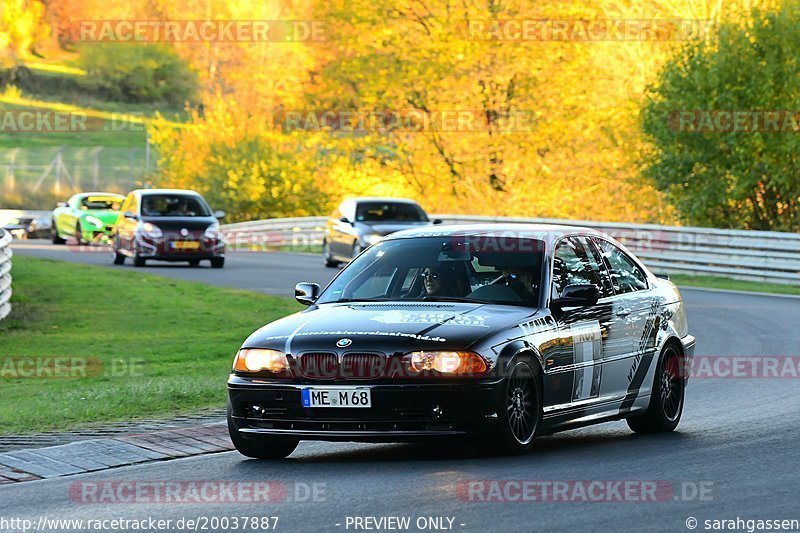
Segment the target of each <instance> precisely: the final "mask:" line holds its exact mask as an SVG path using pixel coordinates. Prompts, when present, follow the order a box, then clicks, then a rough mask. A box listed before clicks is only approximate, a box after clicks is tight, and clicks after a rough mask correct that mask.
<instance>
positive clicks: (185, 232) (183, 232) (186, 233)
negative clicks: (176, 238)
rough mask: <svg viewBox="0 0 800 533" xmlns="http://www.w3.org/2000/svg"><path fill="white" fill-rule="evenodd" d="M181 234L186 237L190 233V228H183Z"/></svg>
mask: <svg viewBox="0 0 800 533" xmlns="http://www.w3.org/2000/svg"><path fill="white" fill-rule="evenodd" d="M181 235H183V236H184V237H186V236H187V235H189V230H188V229H186V228H181Z"/></svg>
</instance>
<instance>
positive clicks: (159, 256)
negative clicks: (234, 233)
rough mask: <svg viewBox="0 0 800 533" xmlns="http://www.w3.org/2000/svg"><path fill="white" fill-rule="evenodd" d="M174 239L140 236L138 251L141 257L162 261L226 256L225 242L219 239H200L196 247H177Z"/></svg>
mask: <svg viewBox="0 0 800 533" xmlns="http://www.w3.org/2000/svg"><path fill="white" fill-rule="evenodd" d="M175 242H176V241H172V240H154V239H146V238H142V237H138V238H137V239H136V251H137V253H138V255H139V257H142V258H145V259H156V260H160V261H188V260H191V259H212V258H214V257H225V242H224V241H222V240H217V239H213V240H212V239H200V240H196V241H193V242H198V246H197V248H195V249H175V248H174V247H173V244H174V243H175Z"/></svg>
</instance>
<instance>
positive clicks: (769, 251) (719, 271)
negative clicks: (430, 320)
mask: <svg viewBox="0 0 800 533" xmlns="http://www.w3.org/2000/svg"><path fill="white" fill-rule="evenodd" d="M431 218H439V219H442V221H443V222H444V223H445V224H468V223H476V222H480V223H537V224H560V225H566V226H582V227H590V228H594V229H597V230H599V231H603V232H605V233H607V234H609V235H611V236H612V237H614V238H616V239H618V240H619V241H621V242H623V243H624V244H625V245H626V246H627V247H628V248H630V249H631V250H632V251H633V252H634V253H636V255H637V256H638V257H640V258H641V259H642V260H643V261H644V262H645V264H647V265H648V266H649V267H650V269H651V270H653V271H655V272H659V273H665V274H691V275H716V276H723V277H728V278H733V279H742V280H752V281H767V282H773V283H786V284H800V234H796V233H780V232H773V231H746V230H723V229H714V228H698V227H681V226H661V225H656V224H624V223H616V222H595V221H588V220H561V219H549V218H514V217H487V216H472V215H431ZM327 220H328V217H300V218H282V219H272V220H258V221H253V222H240V223H237V224H227V225H225V226H223V230H224V231H225V233H226V234H227V235H228V238H229V242H231V243H239V245H240V246H245V247H248V246H249V247H252V248H253V249H264V248H265V247H303V246H310V245H320V244H321V243H322V237H323V233H324V229H325V223H326V222H327Z"/></svg>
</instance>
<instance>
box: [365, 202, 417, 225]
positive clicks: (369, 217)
mask: <svg viewBox="0 0 800 533" xmlns="http://www.w3.org/2000/svg"><path fill="white" fill-rule="evenodd" d="M356 221H357V222H427V221H428V217H427V215H425V211H423V210H422V208H421V207H420V206H418V205H417V204H407V203H390V202H361V203H359V204H358V207H356Z"/></svg>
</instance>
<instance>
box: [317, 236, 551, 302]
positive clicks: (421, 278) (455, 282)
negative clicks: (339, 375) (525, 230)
mask: <svg viewBox="0 0 800 533" xmlns="http://www.w3.org/2000/svg"><path fill="white" fill-rule="evenodd" d="M543 254H544V244H543V242H542V241H540V240H534V239H524V238H505V237H504V238H500V239H498V238H495V237H487V238H484V237H480V236H477V237H476V236H463V235H450V236H443V237H418V238H413V239H392V240H388V241H384V242H380V243H378V244H375V245H373V246H371V247H370V248H368V249H367V250H366V251H365V252H364V253H363V254H361V255H360V256H358V258H356V259H355V260H354V261H353V262H352V263H350V265H348V266H347V267H346V268H345V269H344V270H343V271H342V273H341V274H339V276H338V277H337V278H336V279H335V280H333V282H332V283H331V285H330V286H328V288H327V289H325V291H324V292H323V293H322V295H321V296H320V298H319V300H318V303H331V302H342V301H385V300H397V301H473V302H479V303H498V304H512V305H526V306H536V305H537V304H538V302H539V289H540V284H541V279H542V275H541V273H542V258H543Z"/></svg>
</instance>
